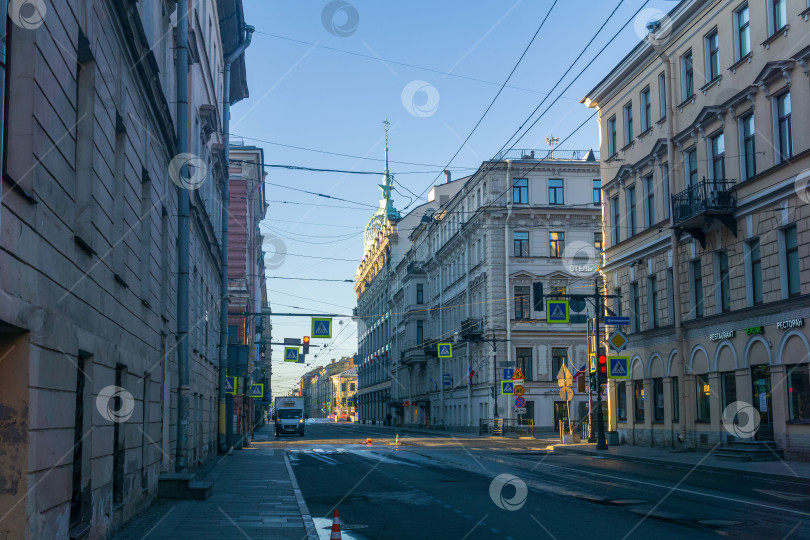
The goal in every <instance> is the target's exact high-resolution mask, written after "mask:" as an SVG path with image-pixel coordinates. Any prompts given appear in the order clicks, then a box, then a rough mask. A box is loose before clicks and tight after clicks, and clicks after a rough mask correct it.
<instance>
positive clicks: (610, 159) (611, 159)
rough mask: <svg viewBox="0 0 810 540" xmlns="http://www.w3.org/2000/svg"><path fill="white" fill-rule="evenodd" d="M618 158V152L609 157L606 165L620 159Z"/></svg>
mask: <svg viewBox="0 0 810 540" xmlns="http://www.w3.org/2000/svg"><path fill="white" fill-rule="evenodd" d="M618 157H619V153H618V152H613V154H611V155H610V156H608V158H607V159H606V160H605V163H610V162H611V161H613V160H614V159H618Z"/></svg>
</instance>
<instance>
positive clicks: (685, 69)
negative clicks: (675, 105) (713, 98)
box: [681, 51, 695, 101]
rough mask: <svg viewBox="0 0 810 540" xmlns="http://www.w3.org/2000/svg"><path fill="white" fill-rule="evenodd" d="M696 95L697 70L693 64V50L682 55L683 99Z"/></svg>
mask: <svg viewBox="0 0 810 540" xmlns="http://www.w3.org/2000/svg"><path fill="white" fill-rule="evenodd" d="M694 95H695V72H694V67H693V66H692V51H689V52H687V53H686V54H684V55H683V56H681V101H686V100H687V99H690V98H692V97H693V96H694Z"/></svg>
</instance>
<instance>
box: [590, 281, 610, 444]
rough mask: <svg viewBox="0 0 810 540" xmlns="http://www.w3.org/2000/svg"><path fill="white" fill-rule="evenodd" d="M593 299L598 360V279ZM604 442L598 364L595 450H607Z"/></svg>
mask: <svg viewBox="0 0 810 540" xmlns="http://www.w3.org/2000/svg"><path fill="white" fill-rule="evenodd" d="M593 288H594V291H593V293H594V294H593V299H594V303H595V305H596V317H594V334H595V335H596V357H597V360H598V358H599V352H600V345H601V343H600V342H601V339H599V317H600V316H601V314H602V295H601V294H599V279H598V278H597V279H594V280H593ZM607 447H608V445H607V441H606V440H605V421H604V418H603V417H602V368H601V367H599V362H598V361H597V365H596V449H597V450H607Z"/></svg>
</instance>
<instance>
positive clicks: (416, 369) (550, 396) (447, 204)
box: [392, 150, 601, 430]
mask: <svg viewBox="0 0 810 540" xmlns="http://www.w3.org/2000/svg"><path fill="white" fill-rule="evenodd" d="M458 182H460V183H461V186H459V189H457V190H456V191H455V193H453V194H452V195H450V196H449V197H448V198H447V199H445V200H441V199H440V204H439V207H438V208H437V210H436V211H435V212H434V213H433V214H432V215H431V216H430V219H425V220H422V221H421V222H420V223H419V224H418V225H417V226H416V227H415V228H413V230H412V231H411V232H410V241H411V242H412V245H411V247H410V249H409V250H408V252H407V253H406V255H405V256H404V257H403V259H402V260H401V261H400V262H399V263H398V265H397V267H396V270H395V272H394V276H393V278H392V289H393V291H394V293H393V298H394V310H393V312H394V313H395V314H396V318H395V322H394V328H395V336H396V340H395V342H396V343H397V344H398V351H397V352H398V354H397V355H396V356H395V357H396V358H397V359H398V362H397V363H396V364H395V366H394V372H395V374H396V379H397V380H398V381H399V386H400V387H401V390H402V392H401V393H400V394H399V395H398V396H397V397H398V400H397V406H398V410H399V411H400V412H401V417H400V421H402V422H403V423H404V424H408V425H417V426H437V427H443V428H448V429H459V430H478V429H479V425H480V423H481V422H482V421H483V422H484V423H485V424H488V425H489V424H491V423H492V420H493V418H500V419H508V420H511V421H513V422H517V421H519V422H520V423H523V424H528V425H534V426H539V427H543V428H551V427H556V426H557V425H558V422H559V421H560V420H561V419H564V418H568V407H567V406H566V403H565V402H564V401H563V400H562V399H561V398H560V394H559V392H560V390H559V386H558V384H557V379H556V377H557V374H558V373H559V371H560V369H561V367H562V366H566V367H567V368H568V369H569V371H570V372H571V373H572V374H573V373H575V372H577V371H578V370H580V368H582V370H581V371H580V373H584V370H585V366H586V363H587V358H588V345H587V340H586V319H587V317H588V315H592V314H593V311H592V308H591V307H590V305H588V304H587V303H585V302H582V304H581V305H579V306H576V308H577V309H578V311H576V312H574V313H572V316H571V318H570V323H568V324H551V323H548V322H547V319H546V315H547V314H546V312H545V305H544V303H543V302H540V301H537V300H539V298H537V297H535V292H539V289H535V287H536V284H539V285H537V286H541V287H542V290H543V291H545V294H546V295H548V294H553V293H559V294H592V293H593V290H594V286H595V279H596V278H597V277H598V274H597V269H598V267H599V264H600V258H599V251H600V249H601V245H600V244H601V212H600V207H599V202H598V199H595V198H594V197H595V196H596V195H598V193H599V190H598V187H599V164H598V162H597V161H596V158H595V156H594V154H593V153H592V152H587V151H554V152H551V151H531V150H512V151H509V152H505V153H504V154H503V155H499V156H496V157H495V158H494V159H493V160H490V161H487V162H485V163H484V164H482V166H481V167H480V168H479V170H478V171H477V172H476V173H475V174H474V175H472V176H471V177H468V178H464V179H461V180H459V181H458ZM536 301H537V302H536ZM535 308H539V309H535ZM439 342H450V343H452V344H453V350H452V355H453V356H452V358H449V359H443V358H438V354H437V344H438V343H439ZM514 368H520V370H521V371H522V372H523V374H524V378H525V386H524V388H525V392H526V393H525V395H524V396H523V397H524V399H525V400H526V406H525V409H526V410H525V412H521V413H520V415H518V413H517V409H516V407H515V403H514V397H515V396H513V395H509V394H502V392H501V383H502V381H503V380H504V370H505V369H514ZM581 380H582V382H584V377H582V379H581ZM575 390H578V391H575V396H574V399H573V401H572V403H571V416H572V417H573V419H574V420H575V421H578V420H584V419H587V416H588V403H587V392H586V389H585V387H584V385H583V384H581V383H580V384H579V385H578V386H577V387H575Z"/></svg>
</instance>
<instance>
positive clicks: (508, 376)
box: [503, 367, 515, 381]
mask: <svg viewBox="0 0 810 540" xmlns="http://www.w3.org/2000/svg"><path fill="white" fill-rule="evenodd" d="M514 374H515V368H510V367H508V368H503V378H504V380H506V381H511V380H512V375H514Z"/></svg>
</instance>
